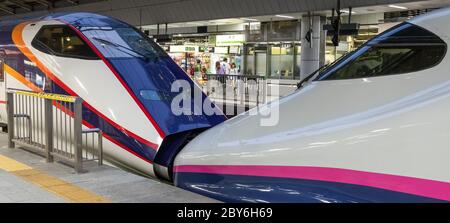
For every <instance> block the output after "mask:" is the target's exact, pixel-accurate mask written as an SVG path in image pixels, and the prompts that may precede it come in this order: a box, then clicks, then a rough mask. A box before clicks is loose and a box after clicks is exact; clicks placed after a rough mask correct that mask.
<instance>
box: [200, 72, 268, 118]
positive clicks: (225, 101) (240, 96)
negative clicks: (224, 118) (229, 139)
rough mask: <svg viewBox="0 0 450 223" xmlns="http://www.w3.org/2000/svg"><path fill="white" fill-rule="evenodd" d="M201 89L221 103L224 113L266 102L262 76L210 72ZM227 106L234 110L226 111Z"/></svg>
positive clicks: (246, 108)
mask: <svg viewBox="0 0 450 223" xmlns="http://www.w3.org/2000/svg"><path fill="white" fill-rule="evenodd" d="M203 90H204V91H205V93H206V94H207V95H208V96H209V97H210V98H211V99H212V100H213V101H214V102H216V103H222V105H223V110H224V112H225V113H226V114H234V113H236V111H237V108H238V107H243V108H244V110H245V111H248V110H249V109H250V108H252V107H257V106H259V105H261V104H265V103H266V102H267V98H266V96H267V79H266V77H264V76H254V75H220V74H210V75H208V80H207V82H206V83H205V84H204V85H203ZM227 107H228V108H230V107H231V108H234V112H230V111H227ZM234 115H237V114H234Z"/></svg>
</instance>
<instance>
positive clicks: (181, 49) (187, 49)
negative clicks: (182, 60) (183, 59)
mask: <svg viewBox="0 0 450 223" xmlns="http://www.w3.org/2000/svg"><path fill="white" fill-rule="evenodd" d="M198 48H199V47H198V46H184V45H181V46H179V45H173V46H170V51H169V52H171V53H195V52H199V49H198Z"/></svg>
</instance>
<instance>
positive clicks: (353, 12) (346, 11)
mask: <svg viewBox="0 0 450 223" xmlns="http://www.w3.org/2000/svg"><path fill="white" fill-rule="evenodd" d="M341 12H343V13H347V14H348V13H350V11H348V10H341ZM352 14H356V12H355V11H352Z"/></svg>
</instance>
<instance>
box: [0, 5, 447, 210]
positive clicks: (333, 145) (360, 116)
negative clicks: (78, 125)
mask: <svg viewBox="0 0 450 223" xmlns="http://www.w3.org/2000/svg"><path fill="white" fill-rule="evenodd" d="M448 21H450V9H444V10H438V11H435V12H433V13H431V14H429V15H425V16H421V17H417V18H415V19H413V20H410V21H408V22H405V23H403V24H400V25H398V26H396V27H394V28H392V29H390V30H388V31H386V32H384V33H382V34H381V35H379V36H377V37H375V38H374V39H372V40H370V41H369V42H367V43H366V44H365V45H363V46H362V47H361V48H359V49H358V50H356V51H355V52H353V53H351V54H349V55H347V56H345V57H344V58H343V59H341V60H339V62H337V63H335V64H332V65H330V66H329V67H327V68H326V69H325V70H323V71H321V72H320V73H319V74H317V75H316V76H315V77H313V78H312V81H310V82H308V83H307V84H306V85H305V86H304V87H303V88H302V89H300V90H299V91H297V92H295V93H293V94H291V95H289V96H287V97H285V98H282V99H281V100H280V101H279V102H278V103H271V104H268V105H264V106H261V107H260V108H258V109H260V110H267V109H271V110H278V111H279V114H280V116H279V117H278V120H277V121H278V122H277V124H276V125H272V126H267V127H265V126H261V120H262V119H265V118H266V117H265V116H264V115H262V114H257V115H249V113H245V114H242V115H240V116H238V117H236V118H234V119H231V120H228V121H226V118H225V117H224V116H223V115H221V113H220V111H216V112H215V115H207V114H206V113H204V114H203V115H181V116H176V115H174V114H173V113H172V112H171V100H170V99H171V98H172V94H171V85H172V83H174V82H175V81H176V80H180V79H181V80H186V81H188V83H190V85H191V86H192V87H193V88H196V86H195V84H194V83H193V82H192V81H191V80H190V79H189V77H188V76H187V75H186V74H185V73H184V72H183V71H182V70H181V69H180V68H179V67H177V65H176V64H175V63H174V62H173V61H171V59H170V58H169V57H168V56H167V55H166V54H165V53H164V52H163V51H162V50H161V49H160V48H159V47H158V46H157V45H156V44H155V43H154V42H152V41H151V40H150V39H148V38H147V37H145V36H144V35H143V34H142V33H140V32H139V31H138V30H136V29H135V28H133V27H132V26H130V25H128V24H125V23H123V22H120V21H118V20H116V19H113V18H109V17H105V16H101V15H95V14H88V13H72V14H56V15H52V16H48V17H43V18H32V19H23V20H14V21H3V22H0V61H1V62H2V63H3V64H4V66H3V68H4V74H5V78H4V82H0V87H1V91H0V92H1V93H0V100H1V103H2V105H0V108H1V109H0V118H1V120H2V121H3V122H4V121H5V117H6V111H5V105H4V103H5V90H6V89H7V88H14V89H24V90H31V91H35V92H50V93H59V94H66V95H74V96H79V97H81V98H82V99H83V100H84V101H85V103H84V104H83V111H84V113H83V124H84V126H85V127H89V128H92V127H95V128H100V129H102V130H103V132H104V135H103V137H104V144H105V145H104V147H105V148H104V149H105V153H106V154H107V155H108V157H109V160H110V161H112V162H114V163H116V164H118V165H119V164H120V165H121V166H124V167H127V168H130V169H132V170H133V171H137V172H139V173H142V174H145V175H149V176H155V177H164V178H166V179H169V180H171V179H173V182H174V184H175V185H176V186H178V187H181V188H184V189H187V190H190V191H193V192H196V193H199V194H203V195H206V196H209V197H212V198H215V199H218V200H221V201H225V202H327V203H329V202H446V201H450V172H449V171H446V170H447V169H450V162H448V157H450V149H449V148H450V115H449V114H450V75H449V71H450V59H449V55H448V53H447V51H448V48H447V45H448V44H449V42H450V28H449V27H448V24H447V23H448ZM0 81H1V79H0ZM202 100H203V102H209V100H208V98H207V97H206V96H204V95H203V97H202ZM194 101H195V100H193V102H194ZM195 106H198V105H196V104H194V107H195ZM250 112H252V111H250Z"/></svg>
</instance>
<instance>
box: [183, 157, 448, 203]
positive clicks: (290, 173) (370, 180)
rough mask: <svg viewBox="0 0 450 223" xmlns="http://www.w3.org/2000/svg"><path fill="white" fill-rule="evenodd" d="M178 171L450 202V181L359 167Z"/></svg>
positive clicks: (226, 168)
mask: <svg viewBox="0 0 450 223" xmlns="http://www.w3.org/2000/svg"><path fill="white" fill-rule="evenodd" d="M175 172H185V173H210V174H224V175H239V176H258V177H276V178H293V179H304V180H317V181H327V182H336V183H346V184H354V185H360V186H367V187H374V188H380V189H386V190H391V191H396V192H401V193H407V194H414V195H418V196H424V197H430V198H435V199H440V200H446V201H450V183H447V182H441V181H435V180H427V179H420V178H414V177H405V176H396V175H390V174H381V173H371V172H364V171H357V170H348V169H337V168H326V167H302V166H298V167H297V166H202V165H199V166H195V165H191V166H176V167H175Z"/></svg>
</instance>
